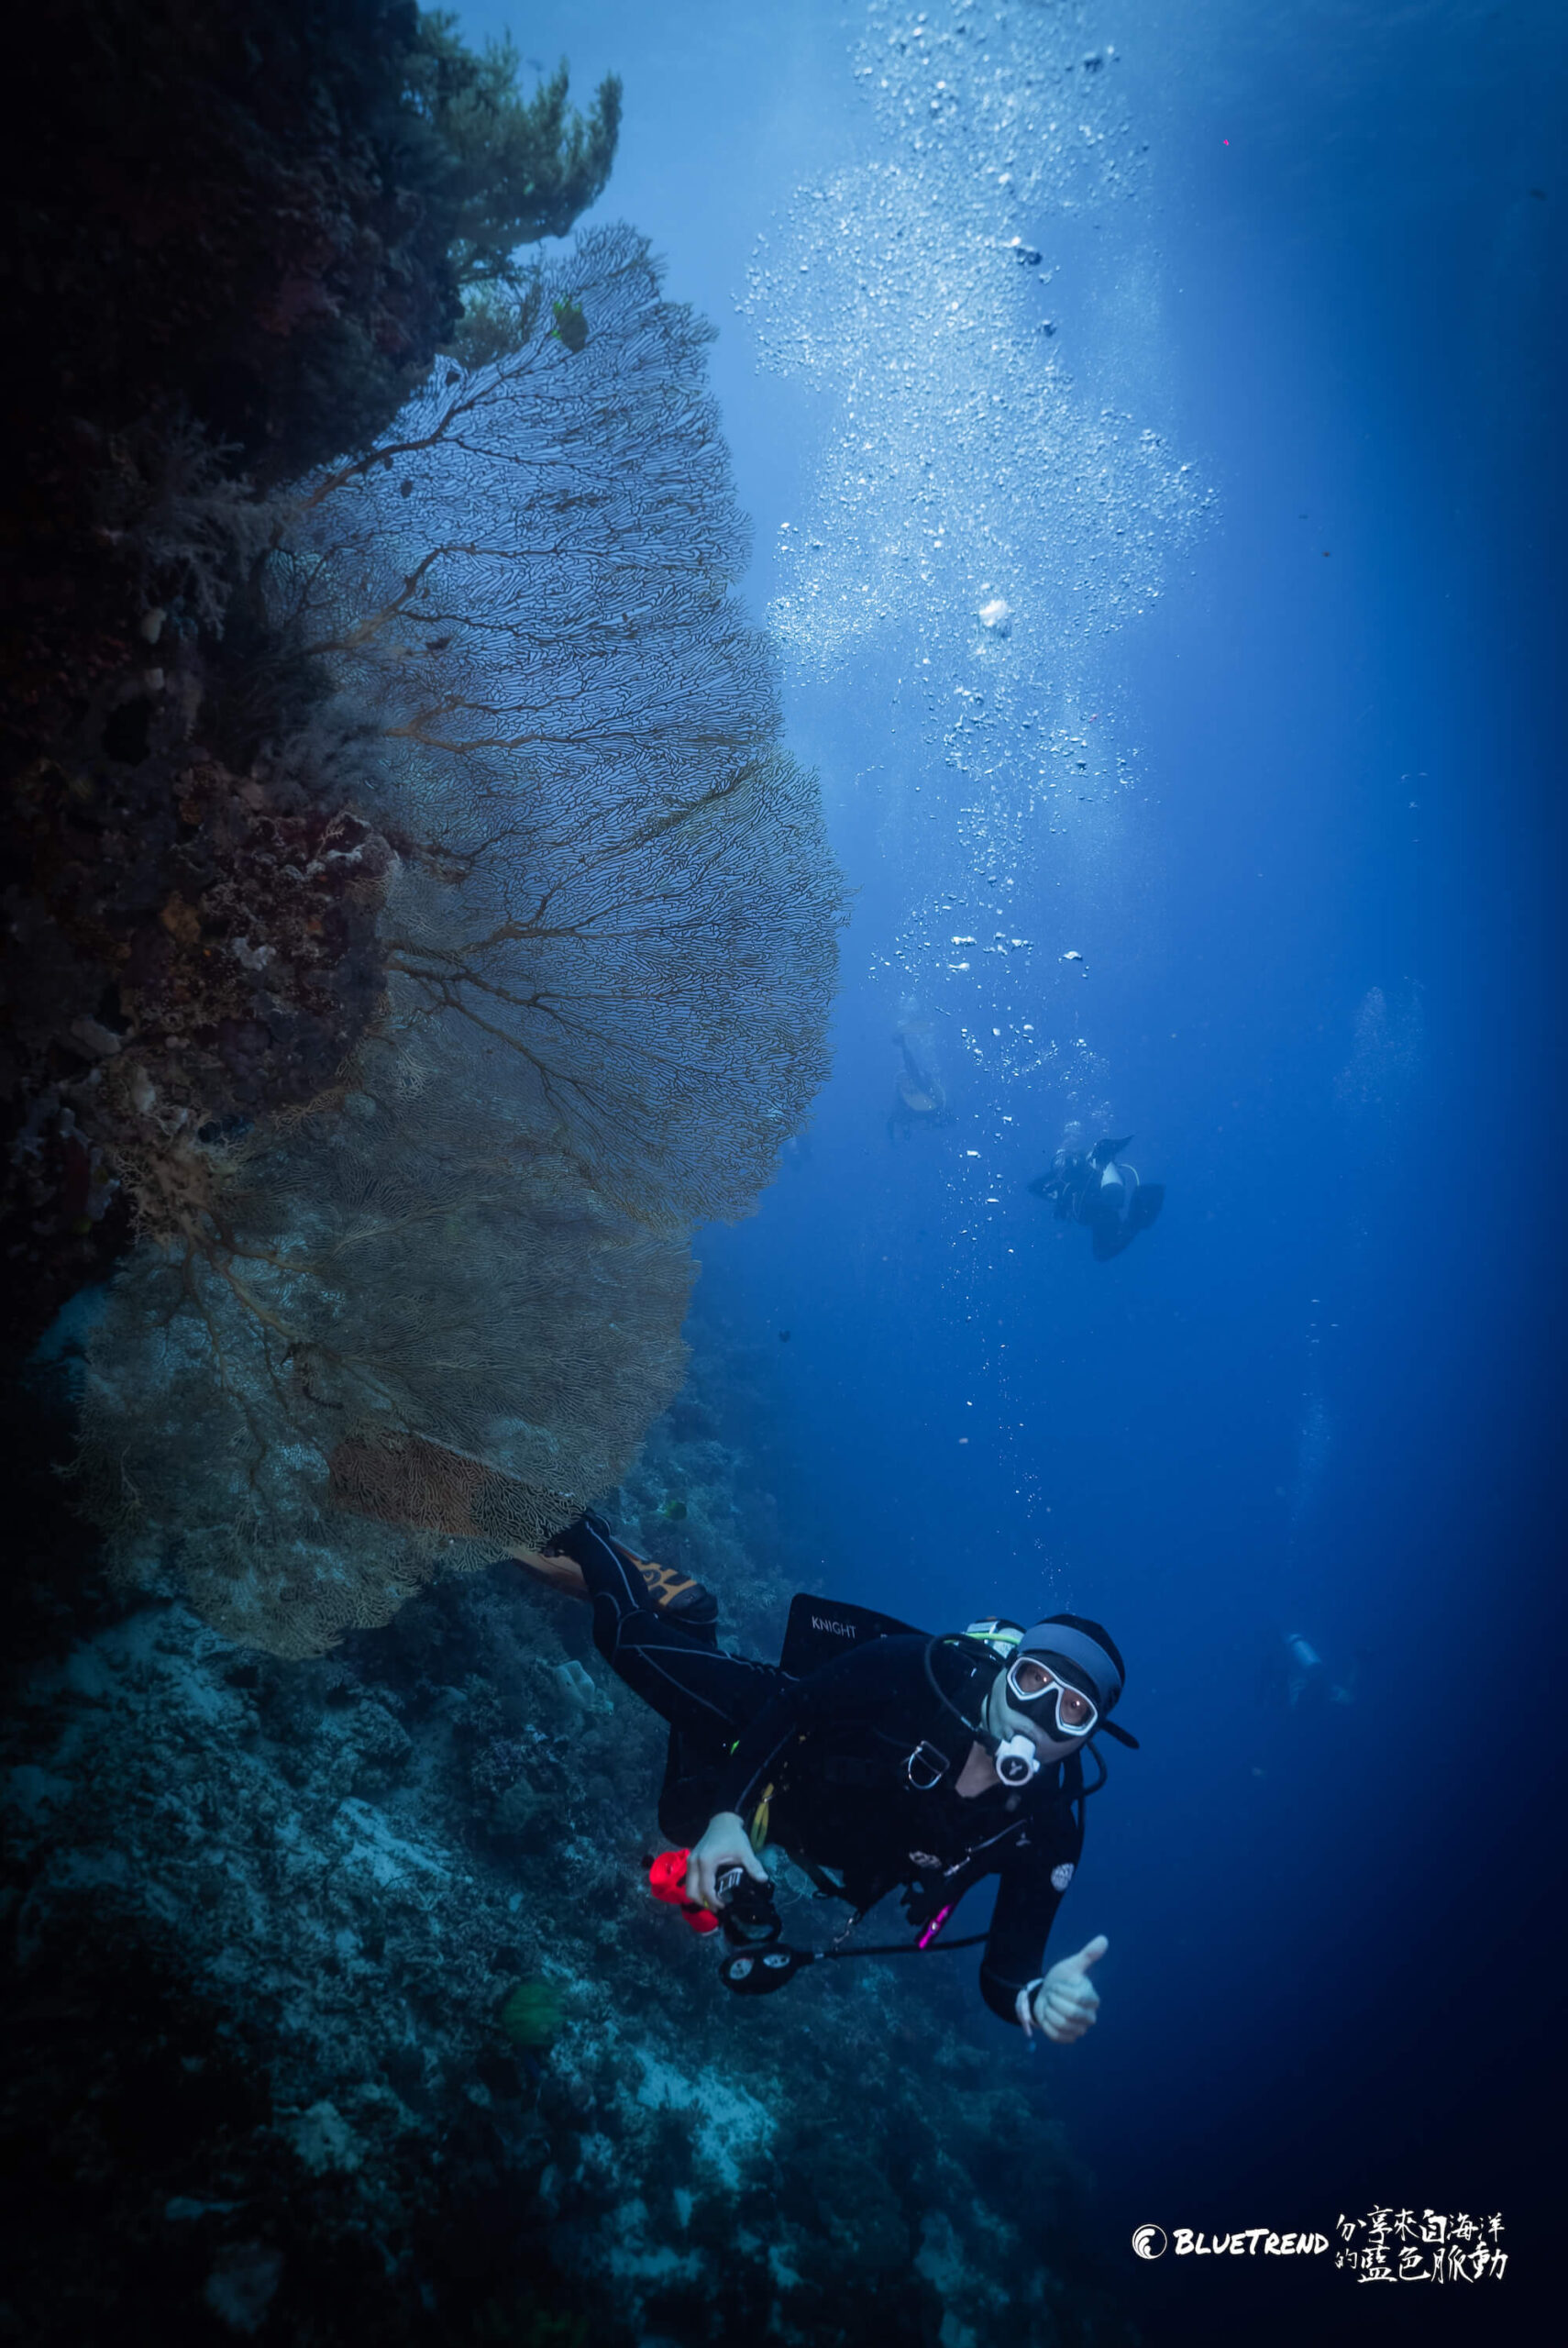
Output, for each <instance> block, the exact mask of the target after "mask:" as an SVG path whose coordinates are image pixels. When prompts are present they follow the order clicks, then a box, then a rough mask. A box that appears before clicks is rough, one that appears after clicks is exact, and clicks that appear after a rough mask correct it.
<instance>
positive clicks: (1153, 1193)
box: [1127, 1182, 1165, 1231]
mask: <svg viewBox="0 0 1568 2348" xmlns="http://www.w3.org/2000/svg"><path fill="white" fill-rule="evenodd" d="M1164 1205H1165V1184H1164V1183H1163V1182H1143V1183H1141V1184H1140V1185H1139V1187H1138V1189H1137V1190H1136V1191H1133V1193H1132V1205H1131V1206H1130V1207H1129V1208H1128V1210H1127V1224H1128V1229H1129V1230H1130V1231H1147V1230H1148V1228H1149V1225H1150V1224H1152V1223H1156V1222H1158V1220H1159V1213H1160V1209H1161V1208H1162V1207H1163V1206H1164Z"/></svg>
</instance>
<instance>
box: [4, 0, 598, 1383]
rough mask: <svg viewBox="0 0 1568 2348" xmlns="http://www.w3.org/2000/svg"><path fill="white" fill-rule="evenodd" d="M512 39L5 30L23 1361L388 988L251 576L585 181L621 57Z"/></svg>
mask: <svg viewBox="0 0 1568 2348" xmlns="http://www.w3.org/2000/svg"><path fill="white" fill-rule="evenodd" d="M521 63H522V61H521V59H520V58H519V56H518V54H517V52H516V51H515V50H513V48H512V47H511V46H510V44H508V43H505V42H502V43H500V44H492V45H491V47H490V48H489V49H487V50H485V51H484V52H483V53H482V54H480V53H475V52H473V51H470V50H466V49H465V48H464V46H463V44H462V43H461V41H460V40H459V39H458V38H457V36H456V33H455V30H454V27H453V23H452V20H451V19H449V18H447V17H443V16H441V15H439V14H436V15H426V14H422V13H421V12H420V11H418V10H417V9H416V8H414V7H413V6H410V5H408V0H332V5H329V6H327V5H322V0H225V5H221V6H220V5H215V0H131V4H130V5H127V0H57V5H54V6H50V7H49V8H47V9H42V10H39V11H38V12H36V14H35V16H34V17H33V18H32V19H31V20H30V22H29V23H28V27H27V38H26V39H17V41H15V42H14V43H13V44H12V48H11V54H10V57H9V60H8V65H7V77H6V136H5V138H4V139H0V209H3V216H4V238H3V243H4V254H5V265H4V282H5V297H6V316H7V324H8V326H9V328H10V335H11V349H12V354H13V363H11V364H10V365H9V366H7V368H6V371H5V376H4V380H3V382H0V520H3V526H0V622H3V630H4V635H3V644H4V652H3V658H0V778H3V782H4V790H5V803H4V810H3V815H0V901H3V904H4V911H5V928H6V969H5V973H4V986H3V990H0V1144H3V1153H0V1257H3V1260H4V1262H5V1265H6V1283H5V1290H4V1298H3V1308H0V1364H3V1365H4V1366H6V1367H11V1366H14V1364H15V1363H16V1362H17V1359H18V1358H19V1357H20V1356H21V1355H22V1354H25V1352H26V1351H27V1349H28V1346H29V1345H30V1344H32V1343H33V1342H34V1341H35V1340H36V1339H37V1338H38V1336H39V1334H40V1333H41V1332H42V1330H43V1329H44V1328H45V1327H46V1326H47V1325H48V1324H49V1323H50V1319H51V1318H52V1316H53V1314H54V1313H55V1312H57V1311H58V1309H59V1307H60V1306H61V1304H62V1303H63V1302H64V1301H66V1300H67V1299H68V1298H69V1296H70V1295H71V1293H72V1290H75V1289H78V1288H80V1287H81V1286H82V1285H83V1283H84V1282H88V1281H91V1280H92V1279H95V1278H97V1277H98V1276H100V1275H101V1274H102V1272H103V1270H104V1269H105V1267H106V1266H107V1265H108V1264H110V1263H111V1262H113V1260H114V1259H115V1257H116V1256H117V1255H118V1254H119V1253H120V1252H121V1251H122V1250H123V1248H124V1246H125V1245H126V1242H127V1236H128V1234H129V1231H130V1228H131V1225H132V1223H133V1220H134V1219H135V1213H137V1212H139V1211H140V1209H141V1208H142V1207H144V1206H145V1205H146V1204H147V1203H148V1202H149V1201H150V1202H151V1204H152V1206H153V1208H154V1210H155V1211H156V1209H157V1207H158V1204H159V1202H160V1194H161V1193H162V1192H164V1191H167V1190H172V1191H173V1192H174V1193H175V1194H176V1197H177V1198H179V1197H183V1196H184V1195H185V1194H186V1193H187V1192H188V1191H189V1180H188V1178H189V1176H190V1174H191V1171H192V1168H191V1167H190V1166H189V1165H188V1164H187V1163H186V1162H185V1161H184V1159H183V1157H182V1153H181V1152H180V1151H178V1150H175V1151H172V1152H171V1151H170V1150H169V1149H168V1148H166V1147H165V1146H164V1145H165V1143H166V1141H167V1140H168V1139H169V1137H170V1136H171V1134H174V1133H176V1132H178V1133H179V1134H181V1135H184V1136H185V1137H186V1138H187V1139H188V1138H189V1137H191V1136H194V1135H200V1134H202V1133H203V1132H204V1130H205V1132H206V1135H207V1137H208V1138H209V1139H210V1138H212V1137H214V1136H216V1135H221V1134H223V1133H225V1132H232V1131H233V1130H234V1129H235V1128H236V1127H237V1125H240V1124H244V1123H245V1122H246V1121H248V1120H253V1119H254V1118H255V1117H256V1116H257V1114H258V1113H259V1112H262V1111H266V1110H276V1109H278V1108H279V1107H281V1106H283V1105H286V1104H288V1103H293V1102H304V1101H306V1100H309V1099H310V1098H312V1097H313V1095H314V1094H315V1092H316V1091H318V1090H319V1089H320V1087H321V1085H322V1084H323V1083H324V1082H325V1081H326V1080H329V1079H330V1077H331V1076H332V1074H333V1073H334V1072H335V1071H336V1070H337V1068H338V1067H339V1066H340V1064H341V1062H342V1060H343V1058H344V1057H345V1056H346V1054H347V1053H348V1052H349V1051H350V1050H352V1048H353V1047H354V1046H355V1044H356V1043H357V1042H358V1041H359V1037H360V1036H361V1035H362V1034H363V1033H364V1031H365V1029H366V1026H367V1024H368V1023H369V1022H370V1019H371V1018H372V1017H373V1015H374V1013H375V1011H376V1007H377V1004H378V1002H379V996H380V988H381V977H380V972H379V969H378V966H377V960H376V957H375V955H374V953H373V952H372V951H371V947H370V928H371V925H372V923H373V918H374V914H375V910H376V907H377V905H378V903H379V901H380V891H381V881H382V880H383V878H384V876H385V873H386V871H387V869H388V867H389V861H390V852H389V849H388V846H387V844H386V842H385V841H384V840H382V839H381V838H380V837H379V836H375V835H374V833H373V830H372V829H371V827H370V826H368V825H366V824H365V822H364V821H363V820H362V818H361V817H359V816H358V815H356V814H353V813H352V812H350V803H351V802H353V801H355V799H356V798H357V796H358V795H359V794H360V793H361V792H362V789H363V783H364V776H363V772H362V766H361V762H360V761H359V759H358V758H357V756H356V746H355V742H354V739H353V732H354V729H353V727H352V725H350V727H349V728H348V733H347V734H345V732H344V730H343V728H342V727H341V726H340V725H336V724H334V723H324V722H322V717H323V703H324V700H325V698H326V694H327V691H328V681H327V679H326V676H325V675H324V673H323V671H322V670H321V667H320V664H312V663H311V662H310V661H309V660H308V659H304V658H302V657H301V648H300V645H299V643H298V641H297V639H291V638H290V637H289V636H288V634H287V632H286V631H285V630H282V629H280V627H279V626H278V625H277V624H276V620H275V616H274V615H272V614H271V612H270V611H269V608H268V595H267V583H266V582H267V580H268V577H269V575H270V572H271V570H272V568H273V567H274V564H275V560H276V558H277V554H278V551H279V548H280V545H281V541H282V537H284V536H285V535H286V516H285V511H284V506H283V504H280V503H278V502H277V500H276V498H275V496H274V493H276V492H278V491H280V489H281V488H282V485H283V484H285V483H287V482H289V481H291V480H293V479H296V478H298V477H299V476H301V475H302V474H304V473H305V472H307V471H310V470H312V469H313V468H315V467H316V466H319V465H321V464H323V463H325V462H326V461H327V460H330V459H334V458H337V457H338V456H340V455H341V453H342V452H343V451H344V450H346V449H362V448H363V447H364V446H365V445H367V444H368V443H369V442H370V440H372V439H374V437H376V435H377V434H378V433H380V432H381V431H382V430H383V429H384V427H385V426H386V425H387V424H388V423H389V422H390V420H391V418H392V415H394V414H395V412H396V411H397V409H398V408H399V407H400V406H401V405H402V404H403V402H404V401H405V400H406V399H407V397H408V396H409V395H410V393H412V392H413V391H414V390H415V388H416V387H417V386H418V384H419V383H420V382H423V380H424V378H425V374H426V373H427V371H428V370H429V367H430V363H431V360H432V359H433V357H434V355H435V352H436V348H437V346H438V345H443V344H445V343H446V342H447V340H448V339H449V338H452V337H453V336H455V337H456V338H457V339H458V341H461V342H466V341H467V339H469V338H470V326H469V319H468V316H467V308H466V305H468V304H469V303H471V302H474V301H480V302H482V301H485V300H492V299H493V298H495V297H496V296H497V295H498V294H500V293H503V292H504V291H505V289H506V286H507V285H508V283H509V282H511V280H512V278H513V277H515V276H516V275H517V274H518V273H519V271H523V272H524V273H525V260H526V256H525V252H524V250H523V249H524V248H525V246H526V244H527V242H528V240H530V239H537V238H540V237H542V236H544V235H547V234H548V235H554V236H561V235H564V234H566V233H567V231H568V230H569V227H570V226H571V223H572V220H573V219H574V217H575V216H576V215H577V214H578V213H579V212H580V210H581V209H582V207H583V206H584V205H586V204H589V203H591V201H592V200H593V199H594V197H595V196H597V195H598V194H599V193H600V191H601V190H602V187H603V185H604V183H605V179H606V177H607V175H608V172H609V169H610V165H611V161H612V159H613V152H614V147H615V138H616V130H617V126H618V123H619V116H620V86H619V84H618V83H616V82H615V81H614V80H613V78H611V79H609V80H607V81H606V82H605V83H603V84H602V86H601V88H600V90H599V92H598V93H597V95H596V97H595V99H594V102H593V105H592V108H591V114H590V115H589V116H587V117H584V116H580V115H579V114H577V113H576V112H575V111H574V110H573V109H571V108H570V107H569V105H567V78H566V72H565V69H564V68H562V69H561V70H560V71H559V72H557V73H555V74H554V75H552V76H551V77H550V78H549V79H548V80H547V81H545V82H541V83H540V84H539V85H538V87H537V88H536V91H535V92H534V93H533V94H532V95H529V94H525V92H524V91H523V90H521V89H520V88H519V87H518V85H517V84H518V74H519V70H520V67H521ZM149 1119H150V1120H151V1121H152V1122H151V1123H149V1122H148V1120H149ZM156 1219H157V1216H156V1212H155V1213H154V1220H155V1221H156Z"/></svg>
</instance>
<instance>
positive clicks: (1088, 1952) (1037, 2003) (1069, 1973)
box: [709, 1829, 1110, 2046]
mask: <svg viewBox="0 0 1568 2348" xmlns="http://www.w3.org/2000/svg"><path fill="white" fill-rule="evenodd" d="M709 1831H710V1832H712V1829H710V1830H709ZM1109 1947H1110V1942H1109V1941H1108V1940H1107V1939H1106V1937H1105V1934H1104V1933H1096V1934H1095V1936H1094V1938H1093V1940H1092V1941H1087V1942H1086V1943H1085V1944H1084V1946H1083V1947H1082V1948H1081V1949H1079V1951H1078V1953H1077V1955H1076V1956H1065V1957H1063V1958H1062V1960H1061V1962H1060V1963H1059V1964H1057V1965H1054V1966H1052V1967H1051V1970H1050V1972H1049V1973H1047V1974H1046V1976H1045V1977H1044V1979H1043V1981H1042V1982H1041V1984H1040V1986H1039V1988H1037V1989H1036V1990H1035V1992H1034V1995H1033V1997H1032V1998H1031V1997H1030V1994H1029V1991H1028V1990H1027V1989H1021V1990H1020V1991H1019V1993H1018V2019H1019V2021H1021V2023H1022V2024H1023V2034H1024V2036H1025V2038H1032V2037H1033V2035H1034V2032H1035V2029H1036V2028H1037V2027H1038V2028H1039V2029H1041V2030H1043V2032H1044V2033H1045V2035H1046V2037H1047V2038H1048V2039H1050V2040H1051V2041H1052V2043H1053V2044H1055V2045H1056V2046H1070V2045H1071V2044H1072V2043H1073V2041H1074V2039H1075V2038H1081V2037H1082V2036H1083V2034H1084V2032H1085V2031H1086V2030H1088V2028H1089V2026H1090V2024H1091V2023H1092V2022H1093V2021H1094V2018H1095V2014H1096V2011H1097V2010H1098V2009H1099V1990H1098V1989H1097V1988H1095V1986H1094V1983H1093V1982H1092V1981H1091V1980H1090V1979H1089V1978H1088V1969H1089V1966H1091V1965H1098V1964H1099V1960H1100V1958H1101V1957H1102V1956H1103V1955H1105V1952H1106V1950H1107V1949H1108V1948H1109Z"/></svg>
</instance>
